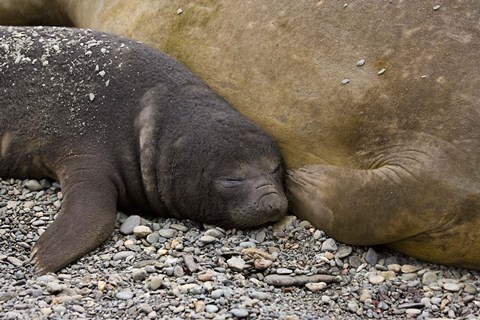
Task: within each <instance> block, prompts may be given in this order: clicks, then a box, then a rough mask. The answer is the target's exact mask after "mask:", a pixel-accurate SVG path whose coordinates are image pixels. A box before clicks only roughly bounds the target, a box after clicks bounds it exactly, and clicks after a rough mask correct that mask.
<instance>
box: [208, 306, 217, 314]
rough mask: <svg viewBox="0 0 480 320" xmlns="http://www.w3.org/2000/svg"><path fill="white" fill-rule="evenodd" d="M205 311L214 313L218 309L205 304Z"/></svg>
mask: <svg viewBox="0 0 480 320" xmlns="http://www.w3.org/2000/svg"><path fill="white" fill-rule="evenodd" d="M205 311H206V312H207V313H216V312H217V311H218V307H217V306H216V305H214V304H207V305H206V306H205Z"/></svg>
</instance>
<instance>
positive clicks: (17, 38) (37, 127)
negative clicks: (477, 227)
mask: <svg viewBox="0 0 480 320" xmlns="http://www.w3.org/2000/svg"><path fill="white" fill-rule="evenodd" d="M0 71H1V75H2V76H1V77H0V94H1V99H0V111H1V112H0V177H18V178H27V177H28V178H40V177H50V178H53V179H59V180H60V182H61V185H62V190H63V193H64V201H63V204H62V208H61V211H60V213H59V215H58V216H57V218H56V219H55V221H54V222H53V223H52V225H51V226H49V228H48V229H47V230H46V231H45V233H43V234H42V235H41V237H40V238H39V240H38V242H37V243H36V245H35V247H34V249H33V252H34V253H33V254H34V262H35V266H36V268H37V270H38V272H40V273H45V272H50V271H57V270H59V269H61V268H63V267H64V266H66V265H67V264H69V263H70V262H72V261H74V260H76V259H78V258H80V257H82V256H83V255H85V254H86V253H88V252H90V251H91V250H93V249H94V248H96V247H97V246H98V245H100V244H101V243H102V242H103V241H104V240H105V239H107V238H108V237H109V236H110V234H111V232H112V230H113V229H114V224H115V216H116V210H117V206H118V207H119V208H120V209H122V210H126V211H127V212H128V211H132V210H133V209H135V210H141V211H144V212H153V213H156V214H159V215H161V216H165V215H170V216H173V217H176V218H180V219H181V218H189V219H194V220H198V221H201V222H205V223H210V224H216V225H219V226H222V227H226V228H228V227H239V228H245V227H252V226H256V225H261V224H264V223H267V222H270V221H274V220H276V219H278V218H280V217H281V216H282V215H284V214H285V212H286V209H287V200H286V197H285V194H284V190H283V184H282V182H283V181H282V180H283V177H284V169H283V165H282V159H281V154H280V152H279V149H278V148H277V145H276V144H275V142H274V141H273V140H272V139H271V138H270V137H269V136H268V135H267V134H266V133H265V132H264V131H262V130H261V129H259V127H257V126H256V125H254V124H253V123H252V122H250V121H249V120H247V119H246V118H244V117H243V116H241V115H240V114H239V113H238V112H236V111H235V110H234V109H232V108H231V107H230V105H229V104H228V103H227V102H226V101H225V100H224V99H223V98H221V97H220V96H218V95H217V94H216V93H214V92H213V91H212V90H211V89H209V88H208V87H207V85H205V84H204V83H203V82H202V81H200V80H199V79H198V78H196V77H194V76H193V75H192V74H191V73H189V72H188V71H187V70H186V69H185V68H183V67H182V66H181V65H179V64H178V63H177V62H175V61H174V60H173V59H172V58H169V57H168V56H166V55H164V54H162V53H161V52H159V51H157V50H156V49H153V48H150V47H148V46H146V45H144V44H141V43H138V42H135V41H131V40H129V39H126V38H123V37H119V36H115V35H111V34H103V33H96V32H92V31H88V30H80V29H66V28H46V27H36V28H16V27H1V28H0Z"/></svg>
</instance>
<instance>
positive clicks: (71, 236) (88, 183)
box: [32, 156, 118, 274]
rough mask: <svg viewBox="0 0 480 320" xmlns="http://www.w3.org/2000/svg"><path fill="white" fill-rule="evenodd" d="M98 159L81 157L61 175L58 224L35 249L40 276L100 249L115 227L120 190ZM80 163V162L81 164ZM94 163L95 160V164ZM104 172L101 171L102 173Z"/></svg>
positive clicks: (64, 169) (45, 234)
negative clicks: (61, 193)
mask: <svg viewBox="0 0 480 320" xmlns="http://www.w3.org/2000/svg"><path fill="white" fill-rule="evenodd" d="M94 159H95V157H88V156H87V160H88V162H84V161H82V160H86V159H85V157H83V158H81V157H78V158H76V159H75V161H74V164H73V165H72V164H70V165H68V164H67V165H66V166H65V167H64V168H63V169H61V170H60V171H61V172H59V178H60V182H61V185H62V192H63V194H64V198H63V203H62V208H61V210H60V213H59V214H58V216H57V217H56V219H55V221H54V222H53V223H52V224H51V225H50V226H49V227H48V229H47V230H46V231H45V232H44V233H43V234H42V235H41V236H40V238H39V240H38V241H37V243H36V244H35V246H34V248H33V252H32V254H33V262H34V265H35V268H36V271H37V273H40V274H44V273H47V272H56V271H58V270H60V269H62V268H63V267H65V266H67V265H68V264H70V263H71V262H73V261H75V260H77V259H79V258H81V257H82V256H84V255H85V254H87V253H89V252H90V251H92V250H94V249H95V248H97V247H98V246H99V245H100V244H101V243H102V242H104V241H105V240H106V239H108V237H109V236H110V235H111V234H112V231H113V230H114V228H115V217H116V205H117V195H118V191H117V188H116V186H115V183H114V180H113V179H112V177H109V176H108V175H107V173H108V172H109V171H110V170H105V168H104V167H103V169H101V168H102V165H99V162H96V160H97V159H95V160H94ZM78 160H80V161H78ZM92 160H93V161H92ZM100 169H101V170H100Z"/></svg>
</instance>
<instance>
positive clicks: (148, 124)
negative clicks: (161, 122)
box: [135, 89, 164, 213]
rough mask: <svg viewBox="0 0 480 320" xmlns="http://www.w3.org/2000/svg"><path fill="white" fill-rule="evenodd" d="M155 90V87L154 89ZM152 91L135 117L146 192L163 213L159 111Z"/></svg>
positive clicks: (154, 207) (154, 208)
mask: <svg viewBox="0 0 480 320" xmlns="http://www.w3.org/2000/svg"><path fill="white" fill-rule="evenodd" d="M152 90H153V89H152ZM152 94H153V93H152V92H151V91H149V92H147V93H146V94H145V95H144V96H143V98H142V100H141V106H142V110H141V111H140V113H139V115H138V116H137V118H136V119H135V126H136V129H137V130H138V132H137V134H138V148H139V154H140V173H141V176H142V184H143V187H144V194H145V197H146V198H147V200H148V202H149V205H150V207H151V209H152V211H154V212H158V213H162V212H163V208H164V205H163V204H162V201H161V199H160V198H159V195H160V192H159V189H158V186H157V166H156V159H157V154H156V153H157V141H156V136H157V132H156V131H157V120H158V119H157V118H158V113H157V110H156V108H157V107H156V105H155V103H154V100H153V97H152Z"/></svg>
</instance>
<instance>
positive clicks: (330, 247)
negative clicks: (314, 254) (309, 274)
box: [320, 238, 337, 252]
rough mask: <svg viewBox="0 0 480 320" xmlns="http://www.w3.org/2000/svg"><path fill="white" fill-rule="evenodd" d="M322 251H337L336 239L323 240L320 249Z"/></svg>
mask: <svg viewBox="0 0 480 320" xmlns="http://www.w3.org/2000/svg"><path fill="white" fill-rule="evenodd" d="M320 250H321V251H322V252H325V251H330V252H333V251H337V243H336V242H335V240H333V239H332V238H328V239H327V240H325V241H323V243H322V248H321V249H320Z"/></svg>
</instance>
